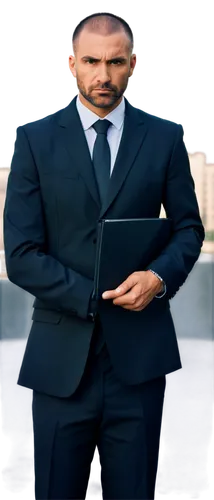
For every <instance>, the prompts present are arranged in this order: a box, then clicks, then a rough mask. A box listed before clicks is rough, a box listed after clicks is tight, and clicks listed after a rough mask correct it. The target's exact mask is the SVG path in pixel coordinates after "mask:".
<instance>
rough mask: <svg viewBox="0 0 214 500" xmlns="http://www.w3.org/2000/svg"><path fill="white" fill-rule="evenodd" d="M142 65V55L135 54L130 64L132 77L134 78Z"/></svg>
mask: <svg viewBox="0 0 214 500" xmlns="http://www.w3.org/2000/svg"><path fill="white" fill-rule="evenodd" d="M139 64H140V54H133V56H132V59H131V64H130V75H131V77H133V76H134V73H135V71H136V70H137V68H138V66H139Z"/></svg>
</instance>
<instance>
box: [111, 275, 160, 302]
mask: <svg viewBox="0 0 214 500" xmlns="http://www.w3.org/2000/svg"><path fill="white" fill-rule="evenodd" d="M162 287H163V285H162V283H161V281H160V280H159V278H157V276H155V275H154V274H153V273H152V272H151V271H136V272H134V273H132V274H130V276H128V278H127V279H126V280H125V281H123V283H121V284H120V285H119V286H118V287H117V288H116V289H115V290H108V291H106V292H104V293H103V294H102V298H103V299H105V300H106V299H113V304H115V305H116V306H121V307H123V308H124V309H129V310H130V311H142V310H143V309H145V307H146V306H148V304H149V303H150V302H151V301H152V299H153V298H154V297H155V295H157V294H158V293H159V292H161V291H162Z"/></svg>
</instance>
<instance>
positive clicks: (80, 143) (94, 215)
mask: <svg viewBox="0 0 214 500" xmlns="http://www.w3.org/2000/svg"><path fill="white" fill-rule="evenodd" d="M125 102H126V109H125V122H124V130H123V135H122V139H121V143H120V146H119V151H118V155H117V158H116V163H115V166H114V170H113V173H112V177H111V180H110V183H109V192H108V197H107V201H106V203H105V205H104V206H102V207H101V206H100V203H99V196H98V191H97V186H96V179H95V175H94V171H93V165H92V161H91V157H90V153H89V149H88V145H87V141H86V138H85V134H84V130H83V128H82V125H81V122H80V118H79V115H78V112H77V109H76V98H74V99H73V100H72V102H71V103H70V104H69V105H68V106H67V107H66V108H65V109H62V110H60V111H58V112H57V113H54V114H52V115H50V116H48V117H46V118H44V119H42V120H38V121H36V122H32V123H28V124H27V125H24V126H21V127H18V129H17V139H16V143H15V151H14V155H13V159H12V164H11V171H10V175H9V179H8V187H7V195H6V203H5V210H4V242H5V252H6V266H7V272H8V277H9V279H10V280H11V281H12V282H13V283H15V284H16V285H18V286H20V287H21V288H23V289H24V290H27V291H28V292H30V293H31V294H33V295H34V296H35V297H36V299H35V302H34V313H33V323H32V328H31V331H30V335H29V338H28V342H27V347H26V351H25V355H24V359H23V363H22V367H21V371H20V375H19V380H18V383H19V384H20V385H23V386H26V387H30V388H32V389H35V390H37V391H40V392H44V393H47V394H51V395H55V396H60V397H66V396H69V395H71V394H72V393H73V392H74V391H75V389H76V387H77V386H78V383H79V381H80V379H81V376H82V373H83V370H84V366H85V363H86V359H87V355H88V350H89V346H90V340H91V337H92V333H93V328H94V323H93V322H92V321H90V319H88V309H89V305H90V297H91V293H92V290H93V277H94V266H95V253H96V232H97V223H98V221H99V219H100V218H102V217H105V218H141V217H159V214H160V209H161V203H163V205H164V207H165V210H166V214H167V216H168V217H170V218H172V220H173V235H172V238H171V240H170V242H169V244H168V245H167V247H166V249H165V250H164V251H163V252H162V253H161V254H160V255H159V256H158V258H157V259H155V261H153V262H151V264H150V266H149V267H150V268H152V269H153V270H154V271H156V272H157V273H158V274H159V275H160V276H161V277H162V278H163V280H164V281H165V283H166V286H167V294H166V295H165V296H164V297H163V298H162V299H156V298H154V299H153V300H152V302H151V303H150V304H149V305H148V306H147V307H146V308H145V309H144V310H143V311H141V312H133V311H128V310H125V309H123V308H121V307H118V306H114V305H113V304H112V301H104V300H101V301H100V303H99V304H98V312H99V316H100V320H101V323H102V327H103V333H104V336H105V338H106V342H107V346H108V350H109V353H110V357H111V360H112V364H113V366H114V369H115V371H116V373H117V374H118V377H120V379H121V380H123V381H124V382H125V383H126V384H139V383H142V382H144V381H146V380H150V379H152V378H155V377H158V376H162V375H164V374H166V373H169V372H172V371H174V370H177V369H179V368H180V367H181V363H180V357H179V351H178V346H177V340H176V335H175V330H174V325H173V321H172V317H171V313H170V305H169V299H170V298H172V297H173V296H174V295H175V293H176V292H177V291H178V290H179V288H180V287H181V285H182V284H183V283H184V281H185V280H186V278H187V276H188V274H189V272H190V271H191V269H192V267H193V265H194V263H195V262H196V260H197V259H198V256H199V253H200V249H201V245H202V242H203V239H204V229H203V226H202V223H201V219H200V216H199V211H198V205H197V201H196V196H195V192H194V182H193V179H192V177H191V173H190V168H189V160H188V155H187V151H186V148H185V146H184V143H183V129H182V126H181V125H177V124H175V123H173V122H170V121H167V120H163V119H160V118H157V117H155V116H152V115H149V114H147V113H145V112H143V111H141V110H139V109H136V108H134V107H132V106H131V105H130V104H129V102H128V101H127V100H126V101H125ZM138 270H139V269H136V271H138Z"/></svg>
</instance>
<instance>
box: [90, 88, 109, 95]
mask: <svg viewBox="0 0 214 500" xmlns="http://www.w3.org/2000/svg"><path fill="white" fill-rule="evenodd" d="M94 90H96V92H102V94H105V93H108V92H112V90H111V89H94Z"/></svg>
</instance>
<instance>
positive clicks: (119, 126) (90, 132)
mask: <svg viewBox="0 0 214 500" xmlns="http://www.w3.org/2000/svg"><path fill="white" fill-rule="evenodd" d="M76 106H77V111H78V113H79V116H80V120H81V123H82V126H83V129H84V132H85V136H86V140H87V143H88V147H89V151H90V155H91V158H92V154H93V148H94V143H95V140H96V136H97V132H96V131H95V130H94V128H93V126H92V125H94V123H95V122H96V121H97V120H102V119H103V120H109V121H110V122H111V123H112V125H110V126H109V128H108V131H107V141H108V143H109V147H110V151H111V171H110V175H111V174H112V171H113V168H114V164H115V160H116V157H117V152H118V149H119V145H120V141H121V137H122V133H123V125H124V116H125V100H124V97H123V98H122V101H121V102H120V104H119V105H118V106H117V107H116V108H114V109H113V111H111V112H110V113H109V114H108V115H106V116H105V118H100V117H99V116H98V115H96V113H93V111H91V110H90V109H88V108H87V107H86V106H84V104H82V102H81V101H80V98H79V96H78V97H77V100H76ZM150 271H152V272H153V273H154V274H155V275H156V276H157V278H159V279H160V280H161V281H162V284H163V292H160V294H158V295H156V297H157V298H162V297H163V296H164V295H165V293H166V284H165V283H164V282H163V280H162V278H161V277H160V276H159V275H158V274H157V273H155V272H154V271H153V270H152V269H150Z"/></svg>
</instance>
